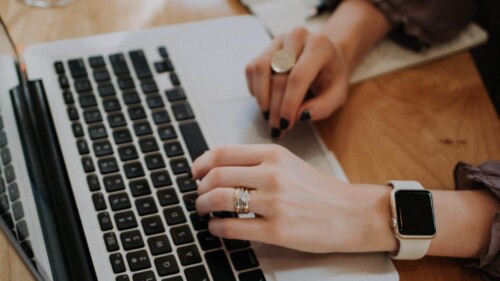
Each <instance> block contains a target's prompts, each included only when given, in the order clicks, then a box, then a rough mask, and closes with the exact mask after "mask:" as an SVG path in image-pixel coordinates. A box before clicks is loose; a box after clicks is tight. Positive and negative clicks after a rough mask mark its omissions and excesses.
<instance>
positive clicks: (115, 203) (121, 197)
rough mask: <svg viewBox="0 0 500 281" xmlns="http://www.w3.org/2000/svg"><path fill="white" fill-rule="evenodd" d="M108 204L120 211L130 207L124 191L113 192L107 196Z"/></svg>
mask: <svg viewBox="0 0 500 281" xmlns="http://www.w3.org/2000/svg"><path fill="white" fill-rule="evenodd" d="M108 199H109V205H111V209H112V210H113V211H120V210H124V209H130V207H131V205H130V200H129V199H128V195H127V193H125V192H121V193H114V194H112V195H110V196H109V198H108Z"/></svg>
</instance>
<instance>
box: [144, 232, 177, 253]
mask: <svg viewBox="0 0 500 281" xmlns="http://www.w3.org/2000/svg"><path fill="white" fill-rule="evenodd" d="M148 245H149V249H150V250H151V254H153V255H154V256H157V255H161V254H166V253H170V252H172V246H170V242H168V238H167V236H166V235H160V236H155V237H151V238H149V239H148Z"/></svg>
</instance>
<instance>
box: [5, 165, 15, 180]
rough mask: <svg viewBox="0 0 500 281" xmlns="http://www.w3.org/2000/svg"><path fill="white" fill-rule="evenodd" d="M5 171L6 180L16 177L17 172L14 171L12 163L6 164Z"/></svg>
mask: <svg viewBox="0 0 500 281" xmlns="http://www.w3.org/2000/svg"><path fill="white" fill-rule="evenodd" d="M3 171H4V173H5V181H6V182H7V183H10V182H12V181H13V180H15V179H16V173H15V172H14V167H12V165H7V166H5V167H4V170H3Z"/></svg>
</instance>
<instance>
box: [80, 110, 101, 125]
mask: <svg viewBox="0 0 500 281" xmlns="http://www.w3.org/2000/svg"><path fill="white" fill-rule="evenodd" d="M83 117H84V119H85V122H86V123H87V124H91V123H95V122H101V121H102V117H101V112H99V110H98V109H95V110H90V111H85V112H83Z"/></svg>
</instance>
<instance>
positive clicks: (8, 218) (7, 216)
mask: <svg viewBox="0 0 500 281" xmlns="http://www.w3.org/2000/svg"><path fill="white" fill-rule="evenodd" d="M2 219H3V220H4V221H5V224H6V225H7V226H8V227H9V228H10V229H12V230H14V220H13V219H12V216H11V215H10V213H9V212H7V213H4V214H2Z"/></svg>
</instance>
